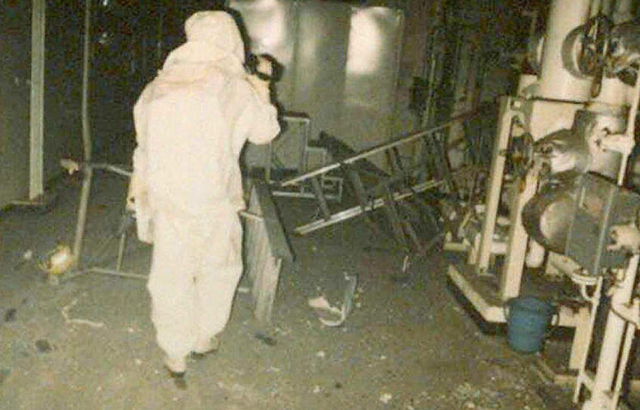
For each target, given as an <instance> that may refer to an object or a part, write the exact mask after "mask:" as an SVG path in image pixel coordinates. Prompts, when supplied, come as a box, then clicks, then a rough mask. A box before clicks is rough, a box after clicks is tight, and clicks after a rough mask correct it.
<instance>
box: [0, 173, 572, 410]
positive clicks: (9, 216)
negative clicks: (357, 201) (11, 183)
mask: <svg viewBox="0 0 640 410" xmlns="http://www.w3.org/2000/svg"><path fill="white" fill-rule="evenodd" d="M59 194H60V195H59V198H58V201H57V205H56V206H55V207H54V208H53V210H52V211H51V212H49V213H47V214H39V213H34V212H25V211H21V210H14V211H9V212H6V213H5V214H3V215H2V217H1V219H0V223H1V226H2V238H1V243H2V246H3V248H2V251H1V257H2V259H1V262H0V269H1V271H0V314H1V316H0V409H2V410H5V409H6V410H9V409H11V410H14V409H28V410H39V409H50V410H56V409H65V410H67V409H109V410H116V409H227V410H232V409H237V410H244V409H247V410H248V409H278V410H313V409H344V408H350V409H406V410H410V409H416V410H437V409H487V410H488V409H495V410H498V409H531V410H534V409H554V408H563V409H567V408H569V407H567V406H562V407H559V406H560V404H559V403H562V402H564V401H565V399H566V397H568V393H567V392H563V391H556V390H554V389H550V388H549V387H548V386H544V384H543V383H542V382H541V381H540V379H538V378H537V376H536V375H535V374H534V372H533V371H532V370H531V363H532V358H531V357H526V356H521V355H518V354H516V353H514V352H512V351H510V350H509V349H508V347H507V345H506V341H505V337H504V335H502V334H501V333H500V332H498V334H497V335H489V334H485V333H483V332H482V331H481V330H480V328H479V327H478V325H477V323H476V322H474V320H473V319H472V318H471V316H470V315H469V314H468V312H467V311H465V310H464V308H463V307H462V305H461V304H460V303H459V302H458V301H457V300H456V297H455V296H454V294H453V293H452V291H451V289H450V288H449V287H448V284H447V280H446V275H445V274H444V267H445V264H446V262H445V260H444V257H443V256H442V255H434V256H433V257H432V258H431V259H430V260H426V261H422V262H418V263H416V264H414V265H413V266H412V272H413V280H412V281H411V283H409V284H408V285H399V284H396V283H393V282H392V281H391V280H390V277H391V275H392V274H393V273H394V272H395V271H397V269H398V268H399V266H400V263H401V259H402V255H400V254H398V253H397V252H395V251H393V250H391V246H390V244H389V243H388V242H387V241H386V240H383V239H376V238H373V237H372V234H371V232H370V231H369V230H368V228H367V227H366V226H365V225H364V224H363V223H360V222H358V221H351V222H348V223H344V224H341V225H338V226H335V227H334V228H330V229H326V230H323V231H320V232H318V233H316V234H313V235H311V236H309V237H305V238H292V244H293V247H294V250H295V252H296V255H297V262H296V264H295V266H293V267H292V269H290V270H288V271H287V272H285V273H284V275H283V276H282V277H281V286H280V290H279V294H278V298H277V302H276V307H275V311H274V322H275V324H276V329H275V331H274V333H273V337H274V340H275V342H276V344H275V345H269V344H266V343H264V342H263V341H261V340H259V339H257V338H256V337H255V333H256V326H255V324H254V322H253V320H252V312H251V302H250V298H249V296H248V295H247V294H242V293H241V294H239V295H238V297H237V300H236V304H235V307H234V312H233V316H232V320H231V323H230V325H229V327H228V329H227V331H226V332H225V334H224V336H223V338H222V349H221V350H220V351H219V352H218V353H217V354H216V355H215V356H213V357H210V358H207V359H205V360H204V361H201V362H197V363H191V365H190V366H191V367H190V372H189V374H188V384H189V388H188V390H187V391H180V390H177V389H176V388H175V387H174V385H173V383H172V382H171V381H170V380H169V379H168V378H167V377H166V375H165V373H164V372H163V370H162V367H161V354H160V352H159V350H158V349H157V348H156V346H155V343H154V334H153V328H152V326H151V324H150V321H149V298H148V296H147V293H146V290H145V286H144V283H143V282H141V281H135V280H126V279H118V278H112V277H106V276H99V275H84V276H81V277H78V278H76V279H74V280H73V281H70V282H67V283H64V284H61V285H59V286H52V285H50V284H48V283H47V281H46V280H45V278H44V277H43V275H42V274H40V273H39V272H38V270H37V268H36V267H35V266H34V263H33V261H26V260H25V259H24V256H25V253H26V252H28V251H32V252H33V254H34V255H35V256H36V257H37V256H38V255H42V254H44V253H46V251H48V250H49V249H51V248H52V247H53V246H54V245H55V244H56V242H57V241H62V242H70V241H71V240H72V234H73V229H74V217H75V216H74V211H75V204H76V202H77V194H78V181H76V180H67V181H65V182H64V183H62V184H61V187H60V189H59ZM123 197H124V184H123V181H120V180H118V179H117V178H114V177H104V176H99V177H98V179H97V183H96V186H95V195H94V197H93V201H92V205H91V207H90V221H91V224H90V225H89V227H88V233H87V235H88V243H87V249H88V251H89V252H94V253H95V248H96V247H97V244H98V243H99V242H100V241H101V240H102V239H104V237H105V236H106V235H107V234H108V232H110V230H112V229H113V228H114V225H115V224H116V221H117V220H118V216H119V212H120V209H121V206H122V199H123ZM279 203H280V206H281V208H282V209H284V210H286V212H284V214H285V215H286V216H287V221H286V222H287V226H288V227H291V226H292V224H293V223H294V222H295V220H296V219H297V220H299V221H304V220H306V219H308V218H310V217H311V216H312V215H313V213H314V209H313V208H312V207H309V206H308V205H304V203H301V202H300V201H299V200H298V201H297V202H296V200H287V201H284V202H283V201H280V202H279ZM303 205H304V206H303ZM112 250H113V249H112ZM149 251H150V250H149V248H147V247H145V246H142V245H141V244H139V243H132V244H131V246H130V247H129V250H128V256H127V262H126V269H127V270H131V271H138V272H145V270H146V269H147V266H148V265H147V264H148V258H149ZM27 256H29V255H27ZM344 273H349V274H357V275H358V276H359V279H360V285H359V289H358V299H357V307H356V308H355V310H354V311H353V312H352V313H351V315H350V317H349V318H348V320H347V323H346V325H345V326H343V327H341V328H327V327H324V326H323V325H322V324H321V323H320V322H319V321H318V320H317V318H316V317H315V316H314V314H313V312H312V311H311V309H310V308H309V307H308V306H307V300H308V299H309V298H310V297H314V296H319V295H321V294H325V295H327V297H328V298H329V299H330V300H331V301H339V298H340V294H341V288H342V286H343V284H344V282H343V275H344ZM65 307H66V310H65ZM63 311H66V312H67V313H68V318H72V319H74V318H75V319H78V318H80V319H85V320H88V321H92V323H93V325H88V324H73V323H67V322H66V321H65V317H64V316H63ZM98 326H99V327H98Z"/></svg>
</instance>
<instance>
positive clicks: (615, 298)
mask: <svg viewBox="0 0 640 410" xmlns="http://www.w3.org/2000/svg"><path fill="white" fill-rule="evenodd" d="M639 260H640V256H639V255H635V256H634V257H633V258H631V261H630V262H629V266H628V267H627V269H626V270H625V271H624V278H623V279H622V281H621V282H619V283H617V284H616V285H614V288H612V290H613V295H612V296H611V306H616V305H623V304H628V303H630V302H631V297H632V295H633V290H634V288H635V282H636V275H637V271H638V261H639ZM630 326H632V325H631V324H630V323H629V322H627V321H626V320H625V319H623V318H622V317H620V316H619V315H618V314H617V313H615V312H614V310H613V309H611V310H610V311H609V314H608V315H607V324H606V326H605V331H604V338H603V340H602V348H601V351H600V357H599V359H598V370H597V372H596V375H595V377H594V379H593V388H592V389H591V397H590V398H589V400H587V401H586V402H585V403H584V406H583V407H582V409H583V410H603V409H606V410H615V409H616V407H617V403H618V397H617V396H618V395H616V394H615V388H614V386H616V387H617V380H618V378H620V377H623V375H624V371H625V369H624V368H620V365H621V364H622V363H620V361H619V359H620V353H621V348H622V347H623V339H624V338H625V333H626V332H627V331H633V329H628V327H630ZM623 353H624V352H623ZM623 356H624V355H623ZM623 358H624V357H623Z"/></svg>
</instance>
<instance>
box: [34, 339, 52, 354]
mask: <svg viewBox="0 0 640 410" xmlns="http://www.w3.org/2000/svg"><path fill="white" fill-rule="evenodd" d="M36 350H38V353H42V354H46V353H49V352H51V351H52V350H53V347H51V343H49V341H48V340H45V339H40V340H36Z"/></svg>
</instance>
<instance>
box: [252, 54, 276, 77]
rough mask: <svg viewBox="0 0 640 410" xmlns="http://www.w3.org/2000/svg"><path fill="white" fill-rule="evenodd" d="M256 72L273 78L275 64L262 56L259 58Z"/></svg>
mask: <svg viewBox="0 0 640 410" xmlns="http://www.w3.org/2000/svg"><path fill="white" fill-rule="evenodd" d="M256 70H257V71H258V72H259V73H260V74H264V75H266V76H269V77H271V76H273V64H272V63H271V61H269V60H267V59H266V58H264V57H262V56H258V66H257V67H256Z"/></svg>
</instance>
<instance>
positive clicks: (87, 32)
mask: <svg viewBox="0 0 640 410" xmlns="http://www.w3.org/2000/svg"><path fill="white" fill-rule="evenodd" d="M91 2H92V0H85V12H84V49H83V59H82V144H83V154H84V162H91V152H92V149H93V146H92V141H91V129H90V124H89V80H90V78H89V74H90V66H91Z"/></svg>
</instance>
